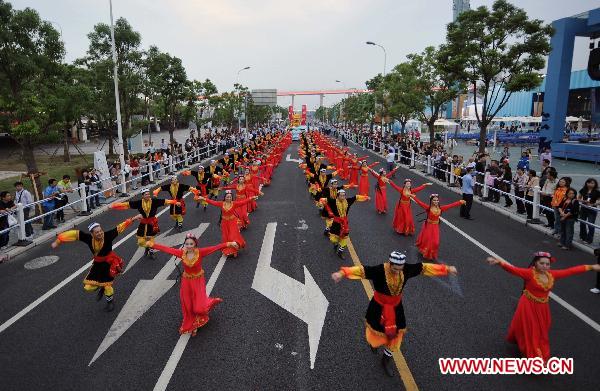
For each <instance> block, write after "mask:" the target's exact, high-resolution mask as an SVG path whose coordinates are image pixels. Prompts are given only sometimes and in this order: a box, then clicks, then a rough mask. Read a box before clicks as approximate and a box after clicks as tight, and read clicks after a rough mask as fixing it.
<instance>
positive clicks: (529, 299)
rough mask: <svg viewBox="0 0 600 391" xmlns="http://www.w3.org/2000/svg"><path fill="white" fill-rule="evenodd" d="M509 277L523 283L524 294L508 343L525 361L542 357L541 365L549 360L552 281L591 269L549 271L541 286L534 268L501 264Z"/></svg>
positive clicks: (577, 268)
mask: <svg viewBox="0 0 600 391" xmlns="http://www.w3.org/2000/svg"><path fill="white" fill-rule="evenodd" d="M500 266H502V268H503V269H504V270H506V271H507V272H509V273H510V274H514V275H515V276H518V277H521V278H522V279H523V280H524V281H525V287H524V289H523V294H522V295H521V298H520V299H519V303H518V304H517V310H516V311H515V315H514V316H513V318H512V321H511V322H510V327H509V329H508V335H507V336H506V339H507V340H508V342H511V343H516V344H517V345H518V346H519V350H520V351H521V353H522V354H523V356H524V357H527V358H533V357H541V358H543V359H544V361H547V360H548V359H549V358H550V341H549V338H548V332H549V331H550V323H551V317H550V306H549V305H548V295H549V294H550V291H551V290H552V287H553V286H554V280H558V279H560V278H565V277H568V276H573V275H576V274H581V273H584V272H586V271H588V270H590V268H589V267H588V266H587V265H580V266H575V267H570V268H568V269H562V270H549V271H548V273H547V278H548V281H547V283H544V282H542V280H541V279H540V278H539V276H540V273H538V272H537V271H536V270H535V268H533V267H531V268H526V269H525V268H520V267H515V266H512V265H510V264H508V263H506V262H502V263H501V264H500Z"/></svg>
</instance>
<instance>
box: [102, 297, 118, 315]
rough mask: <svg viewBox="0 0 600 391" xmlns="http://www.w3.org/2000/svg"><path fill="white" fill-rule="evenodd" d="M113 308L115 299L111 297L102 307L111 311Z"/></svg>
mask: <svg viewBox="0 0 600 391" xmlns="http://www.w3.org/2000/svg"><path fill="white" fill-rule="evenodd" d="M114 309H115V299H112V298H111V299H110V300H109V301H107V302H106V307H104V311H106V312H111V311H112V310H114Z"/></svg>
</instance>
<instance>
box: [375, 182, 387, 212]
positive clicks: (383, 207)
mask: <svg viewBox="0 0 600 391" xmlns="http://www.w3.org/2000/svg"><path fill="white" fill-rule="evenodd" d="M375 209H377V212H381V213H384V212H387V195H386V189H385V187H379V188H378V189H376V190H375Z"/></svg>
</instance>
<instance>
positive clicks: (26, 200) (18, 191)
mask: <svg viewBox="0 0 600 391" xmlns="http://www.w3.org/2000/svg"><path fill="white" fill-rule="evenodd" d="M18 203H21V204H23V206H24V208H23V215H24V217H25V221H27V220H29V212H30V211H31V207H29V206H27V205H30V204H33V196H32V195H31V193H30V192H29V190H27V189H25V188H24V187H23V182H20V181H19V182H15V204H18ZM25 236H26V239H30V238H31V237H32V236H33V227H32V226H31V223H25Z"/></svg>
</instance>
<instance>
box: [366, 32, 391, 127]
mask: <svg viewBox="0 0 600 391" xmlns="http://www.w3.org/2000/svg"><path fill="white" fill-rule="evenodd" d="M366 44H367V45H373V46H379V47H380V48H381V50H383V77H384V78H385V68H386V63H387V52H386V51H385V48H384V47H383V46H382V45H379V44H377V43H375V42H372V41H367V42H366ZM383 135H384V130H383V102H382V103H381V136H382V137H383Z"/></svg>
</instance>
